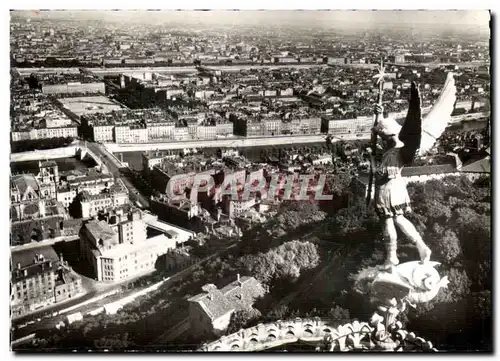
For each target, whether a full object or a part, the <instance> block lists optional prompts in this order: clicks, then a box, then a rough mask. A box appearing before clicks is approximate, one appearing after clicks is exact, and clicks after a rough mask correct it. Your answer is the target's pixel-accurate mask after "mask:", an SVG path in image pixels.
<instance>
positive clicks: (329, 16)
mask: <svg viewBox="0 0 500 361" xmlns="http://www.w3.org/2000/svg"><path fill="white" fill-rule="evenodd" d="M11 13H12V14H16V15H21V16H24V17H29V18H37V17H40V18H42V17H45V18H48V19H51V18H52V19H57V18H61V17H63V18H67V16H68V13H70V14H72V16H71V17H70V19H77V18H80V19H82V20H83V19H95V20H105V21H113V20H117V19H124V18H127V19H129V20H134V21H143V20H144V21H147V22H148V23H151V22H154V21H157V20H161V19H169V20H173V21H176V20H188V21H189V20H190V19H191V20H196V21H201V22H206V23H214V22H215V23H226V22H237V23H240V24H244V23H245V24H246V23H254V24H258V23H266V22H268V23H269V22H274V23H276V22H278V23H288V22H289V23H290V24H297V25H308V26H310V25H317V26H322V25H328V24H330V25H332V26H335V25H339V24H341V25H346V26H347V25H348V24H350V23H351V24H356V25H359V24H373V25H384V24H408V25H414V26H417V25H422V26H434V27H442V28H447V27H455V26H457V25H468V26H477V27H481V28H489V21H490V12H489V11H488V10H237V9H235V10H218V9H215V10H211V9H200V10H182V9H179V10H111V9H110V10H90V9H88V10H41V11H37V10H11ZM278 14H279V16H277V15H278ZM103 17H104V18H103ZM347 17H348V18H347ZM297 21H299V22H300V21H302V22H303V23H297Z"/></svg>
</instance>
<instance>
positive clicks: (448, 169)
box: [401, 164, 457, 177]
mask: <svg viewBox="0 0 500 361" xmlns="http://www.w3.org/2000/svg"><path fill="white" fill-rule="evenodd" d="M455 172H457V168H456V167H455V166H454V165H453V164H437V165H424V166H421V167H404V168H403V171H402V172H401V175H402V176H403V177H415V176H421V175H430V174H446V173H455Z"/></svg>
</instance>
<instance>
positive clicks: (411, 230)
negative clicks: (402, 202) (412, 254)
mask: <svg viewBox="0 0 500 361" xmlns="http://www.w3.org/2000/svg"><path fill="white" fill-rule="evenodd" d="M394 221H395V222H396V224H397V226H398V227H399V229H400V230H401V231H403V233H404V234H405V235H406V237H408V238H409V239H410V241H411V242H412V243H414V244H415V245H416V246H417V249H418V254H419V255H420V260H421V261H422V263H423V262H427V261H429V260H430V258H431V250H430V248H429V247H427V245H426V244H425V243H424V241H423V240H422V237H421V236H420V234H419V233H418V231H417V229H416V228H415V226H414V225H413V224H412V223H411V222H410V221H409V220H408V219H407V218H406V217H405V216H403V215H399V216H396V217H395V218H394Z"/></svg>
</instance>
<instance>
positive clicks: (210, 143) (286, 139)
mask: <svg viewBox="0 0 500 361" xmlns="http://www.w3.org/2000/svg"><path fill="white" fill-rule="evenodd" d="M424 113H425V112H424ZM489 116H490V113H489V112H485V113H472V114H463V115H457V116H454V117H452V119H451V121H450V124H449V125H453V124H457V123H460V122H466V121H471V120H478V119H483V118H487V117H489ZM370 136H371V134H370V133H369V132H368V133H358V134H342V135H337V136H336V135H334V136H333V137H334V138H333V139H332V141H334V142H335V141H339V140H366V139H370ZM325 141H326V135H325V134H317V135H283V136H267V137H240V136H233V137H228V138H219V139H212V140H201V139H198V140H186V141H170V142H158V143H133V144H116V143H106V144H104V145H103V146H101V147H105V148H106V149H107V151H108V152H111V153H126V152H143V151H148V150H149V151H154V150H166V149H186V148H217V147H221V148H244V147H258V146H267V145H268V146H272V145H287V144H290V145H293V144H306V143H322V142H325Z"/></svg>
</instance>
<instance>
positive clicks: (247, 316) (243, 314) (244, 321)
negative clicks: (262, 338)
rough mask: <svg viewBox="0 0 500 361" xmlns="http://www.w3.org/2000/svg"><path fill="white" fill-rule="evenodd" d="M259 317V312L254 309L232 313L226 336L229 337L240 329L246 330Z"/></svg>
mask: <svg viewBox="0 0 500 361" xmlns="http://www.w3.org/2000/svg"><path fill="white" fill-rule="evenodd" d="M261 316H262V315H261V313H260V311H259V310H256V309H255V308H251V309H249V310H240V311H236V312H233V314H232V315H231V318H230V320H229V325H228V326H227V334H228V335H229V334H232V333H234V332H237V331H239V330H241V329H242V328H247V327H248V325H249V324H250V323H251V322H252V321H254V320H256V319H258V318H259V317H261Z"/></svg>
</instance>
